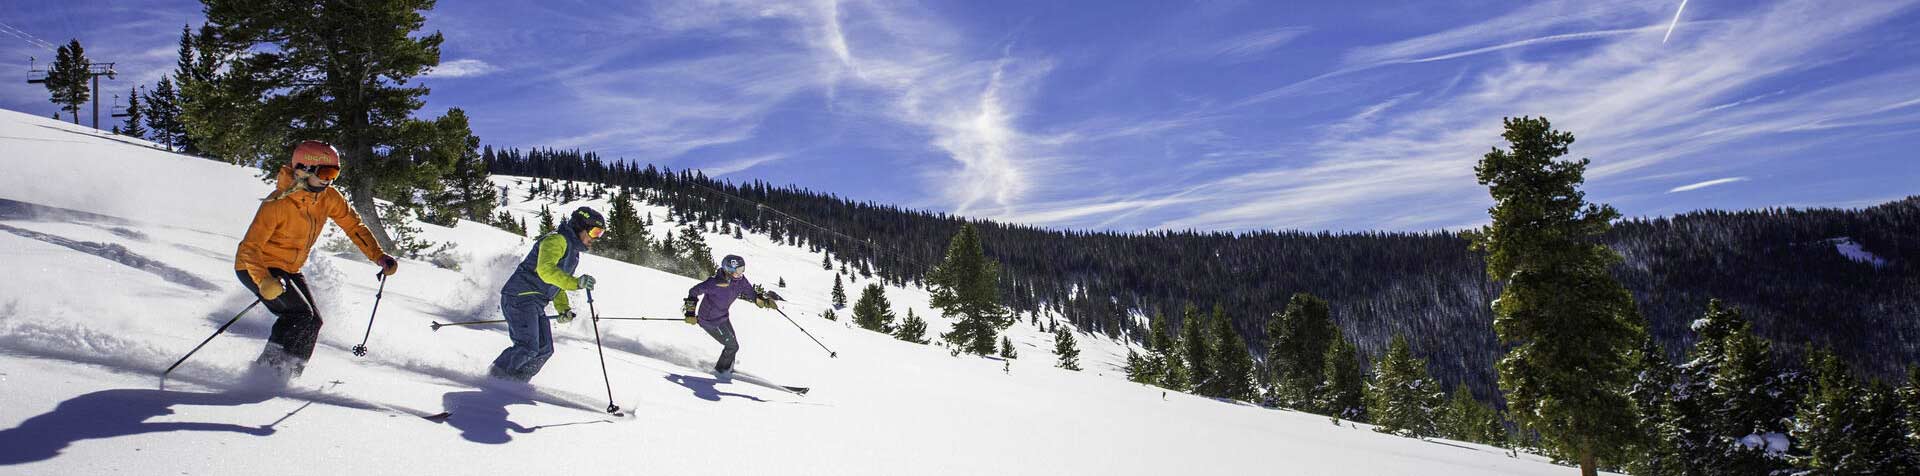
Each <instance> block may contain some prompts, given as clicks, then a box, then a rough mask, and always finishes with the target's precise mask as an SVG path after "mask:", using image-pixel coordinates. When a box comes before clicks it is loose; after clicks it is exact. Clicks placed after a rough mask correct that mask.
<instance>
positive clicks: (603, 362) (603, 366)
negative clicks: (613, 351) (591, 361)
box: [587, 289, 620, 415]
mask: <svg viewBox="0 0 1920 476" xmlns="http://www.w3.org/2000/svg"><path fill="white" fill-rule="evenodd" d="M587 312H590V313H593V350H594V352H598V353H600V381H601V382H605V383H606V384H607V413H612V414H616V415H617V414H619V413H620V406H619V405H614V404H613V379H612V378H611V377H607V351H606V349H605V348H603V347H601V346H600V311H599V310H596V309H594V307H593V290H592V289H588V290H587Z"/></svg>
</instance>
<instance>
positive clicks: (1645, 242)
mask: <svg viewBox="0 0 1920 476" xmlns="http://www.w3.org/2000/svg"><path fill="white" fill-rule="evenodd" d="M488 163H489V164H490V171H491V172H492V173H496V174H507V175H523V176H531V177H542V178H551V179H566V180H581V181H590V182H604V183H607V184H610V185H616V186H636V187H645V188H649V189H653V190H656V191H657V193H658V196H652V197H649V199H651V200H655V201H658V202H660V203H664V204H666V205H669V206H672V207H674V208H676V209H685V210H688V212H689V213H694V214H698V215H701V216H702V217H705V218H707V219H711V220H722V221H727V222H733V223H738V224H741V225H742V226H745V227H747V228H748V229H749V230H752V231H755V232H760V233H777V234H778V236H780V237H782V238H783V239H788V240H789V241H791V242H793V243H797V244H804V245H805V246H809V247H810V248H817V249H823V250H826V251H827V252H828V253H829V254H830V256H831V259H832V260H834V261H839V262H842V263H856V264H855V265H856V266H858V265H859V264H869V265H871V267H872V269H873V272H874V273H875V274H876V275H877V276H880V277H881V278H882V279H886V280H888V281H890V282H896V283H898V282H920V281H923V280H925V279H926V277H927V273H928V272H929V271H931V269H932V267H933V266H935V265H937V264H938V263H940V261H941V259H942V258H944V256H945V255H946V251H947V250H946V247H947V246H946V245H947V244H948V242H949V240H950V239H951V238H952V237H953V236H954V235H955V234H957V233H958V232H959V230H960V228H961V226H963V225H966V224H972V225H974V226H975V227H976V229H977V230H978V232H979V235H980V240H981V242H982V243H983V245H984V248H985V249H986V251H987V254H988V257H989V258H990V259H992V260H994V261H995V262H997V263H999V266H998V269H999V272H1000V274H1001V279H1000V286H1001V288H1002V292H1003V295H1004V296H1005V299H1004V304H1006V305H1007V306H1009V307H1010V308H1012V309H1014V310H1017V311H1021V312H1031V311H1033V310H1036V309H1040V308H1043V307H1044V308H1046V309H1049V310H1055V311H1058V312H1060V313H1061V314H1062V315H1063V316H1064V317H1066V319H1067V320H1068V321H1070V322H1072V323H1073V324H1074V325H1075V326H1077V327H1078V328H1080V329H1084V330H1087V331H1091V332H1100V333H1105V334H1108V335H1121V336H1126V337H1128V338H1131V339H1134V340H1136V341H1144V340H1145V339H1146V337H1147V329H1146V326H1145V324H1146V323H1145V322H1144V320H1142V319H1138V318H1134V317H1130V316H1131V314H1130V313H1137V314H1144V315H1152V314H1156V313H1158V314H1161V315H1165V316H1169V319H1172V320H1173V321H1174V322H1171V323H1170V324H1172V325H1174V326H1178V325H1179V324H1180V323H1179V318H1178V317H1175V316H1180V315H1182V313H1181V312H1180V311H1181V309H1182V308H1183V307H1184V306H1185V305H1186V304H1188V303H1193V304H1194V305H1196V306H1200V307H1202V308H1205V309H1211V308H1212V307H1213V306H1214V305H1220V306H1222V307H1223V308H1224V309H1225V310H1226V315H1227V316H1228V317H1230V318H1231V319H1232V321H1233V327H1234V329H1236V330H1237V331H1238V332H1239V333H1240V335H1241V336H1242V337H1243V338H1244V339H1245V340H1246V341H1247V345H1248V346H1250V347H1251V348H1252V349H1254V351H1255V352H1256V353H1257V354H1259V355H1264V354H1265V352H1266V349H1267V347H1268V343H1267V342H1266V336H1265V332H1264V329H1265V328H1264V326H1265V323H1266V321H1267V319H1268V317H1269V316H1270V315H1272V314H1275V313H1278V312H1280V311H1282V310H1284V309H1285V307H1286V305H1287V303H1288V301H1289V299H1290V297H1291V296H1292V295H1293V294H1294V293H1297V292H1306V293H1311V294H1313V295H1315V296H1319V297H1321V298H1323V299H1325V300H1326V301H1327V302H1328V304H1329V306H1330V308H1331V309H1330V311H1331V315H1332V317H1333V320H1334V322H1335V323H1336V324H1337V325H1338V327H1340V330H1341V333H1342V335H1344V336H1346V337H1347V338H1349V339H1352V340H1353V342H1354V343H1355V344H1357V345H1358V347H1359V349H1360V354H1361V355H1362V356H1373V355H1380V354H1381V352H1382V351H1383V350H1384V349H1385V348H1386V343H1387V341H1388V340H1389V339H1390V338H1391V337H1392V336H1393V334H1395V333H1399V334H1403V335H1406V336H1407V337H1408V338H1409V340H1410V342H1409V345H1410V346H1411V347H1412V349H1413V352H1414V354H1415V355H1418V356H1420V357H1422V358H1425V359H1427V360H1428V362H1429V365H1430V366H1431V371H1432V372H1433V374H1434V376H1435V377H1437V378H1439V379H1441V380H1442V381H1443V382H1445V383H1446V387H1448V388H1450V387H1451V386H1452V385H1454V384H1455V383H1462V382H1464V383H1466V384H1467V385H1469V386H1470V387H1472V388H1473V389H1475V392H1476V393H1479V394H1482V395H1491V394H1495V393H1496V392H1495V387H1494V384H1493V374H1492V368H1493V363H1494V360H1495V359H1496V358H1497V357H1498V356H1499V355H1501V354H1502V353H1503V349H1501V348H1500V346H1499V345H1498V344H1497V343H1496V342H1495V339H1494V335H1493V332H1492V320H1493V317H1492V313H1491V311H1490V310H1489V309H1488V307H1487V303H1489V302H1491V301H1492V299H1493V298H1494V296H1496V295H1497V292H1498V291H1499V289H1498V288H1497V287H1496V286H1495V285H1494V284H1492V283H1491V282H1489V281H1488V280H1487V279H1486V277H1485V267H1484V266H1485V265H1484V263H1483V261H1482V257H1481V256H1479V254H1478V253H1474V252H1472V251H1469V250H1468V246H1467V245H1468V243H1467V240H1466V239H1465V238H1462V237H1461V236H1460V235H1459V234H1458V233H1454V232H1449V231H1435V232H1411V233H1409V232H1363V233H1337V234H1336V233H1328V232H1302V231H1256V232H1243V233H1225V232H1199V231H1153V232H1142V233H1116V232H1094V231H1079V230H1048V229H1041V228H1037V227H1031V226H1024V225H1012V224H1003V223H995V222H991V221H985V220H974V219H966V218H963V217H957V216H953V215H949V214H944V213H933V212H925V211H917V210H908V209H904V208H901V207H897V206H892V205H885V204H877V203H872V202H859V201H854V200H851V199H847V198H843V197H839V196H836V195H832V194H826V193H818V192H813V191H809V190H805V189H801V188H798V187H793V186H775V185H772V184H768V183H766V182H763V181H757V180H756V181H750V182H746V183H739V184H736V183H731V182H723V181H720V180H716V179H712V178H708V177H706V176H704V175H702V174H700V173H698V172H695V171H686V170H682V171H674V170H671V169H661V168H657V167H654V166H651V165H642V164H639V163H636V162H631V161H624V160H622V161H614V160H608V159H605V158H603V157H600V156H599V155H597V154H595V153H592V152H581V151H576V150H549V149H532V150H526V151H521V150H516V149H507V150H502V151H500V152H498V153H497V154H495V155H494V156H493V157H492V158H490V159H489V160H488ZM729 195H730V196H733V197H739V199H738V200H736V199H733V198H729V197H728V196H729ZM755 203H762V204H765V205H767V206H768V207H770V208H769V209H761V208H759V207H757V206H755ZM783 215H791V216H792V217H794V218H797V219H798V220H801V221H804V222H806V223H810V224H812V225H817V226H818V227H819V228H815V227H814V226H809V225H807V224H803V223H800V222H797V221H795V220H789V219H785V217H783ZM1276 226H1284V224H1276ZM829 230H830V231H829ZM1840 237H1848V238H1851V239H1853V241H1855V242H1857V243H1859V244H1860V245H1861V247H1862V248H1863V249H1864V250H1866V251H1867V252H1870V253H1873V254H1875V255H1878V256H1880V257H1883V258H1885V259H1887V260H1888V263H1887V264H1886V265H1884V266H1881V267H1877V268H1876V267H1874V266H1873V265H1871V264H1866V263H1861V262H1857V261H1853V260H1851V259H1849V258H1847V257H1845V256H1843V255H1841V254H1840V253H1839V252H1838V251H1836V249H1835V246H1834V244H1833V243H1832V242H1830V241H1828V240H1830V239H1833V238H1840ZM869 240H870V241H869ZM1603 241H1604V243H1605V244H1607V245H1608V246H1609V247H1611V248H1613V249H1615V250H1617V251H1618V252H1619V253H1620V254H1621V255H1623V256H1624V257H1625V262H1624V263H1623V264H1622V265H1621V266H1617V267H1615V268H1614V269H1613V274H1614V275H1615V277H1616V278H1617V279H1619V280H1620V282H1621V283H1622V284H1623V285H1625V286H1626V287H1627V289H1628V290H1629V291H1631V293H1632V294H1633V296H1634V297H1635V301H1636V305H1637V306H1638V307H1639V309H1640V312H1641V314H1642V315H1644V316H1645V317H1646V318H1647V319H1648V321H1649V323H1650V324H1649V326H1648V331H1649V332H1650V333H1651V334H1653V336H1654V338H1655V339H1656V341H1657V342H1659V343H1660V344H1661V346H1662V347H1663V348H1665V349H1667V351H1668V352H1669V354H1672V355H1678V350H1679V349H1682V348H1685V347H1686V346H1687V344H1689V343H1690V342H1691V339H1692V338H1691V337H1690V336H1689V335H1688V334H1687V332H1686V325H1687V323H1688V322H1691V321H1692V320H1693V319H1694V318H1696V317H1698V315H1699V310H1700V309H1702V308H1704V307H1705V303H1706V300H1707V299H1708V297H1709V296H1712V297H1718V298H1720V299H1722V300H1723V301H1725V302H1727V303H1729V304H1731V305H1736V306H1739V307H1740V308H1741V309H1743V310H1745V313H1746V316H1747V318H1748V319H1749V320H1751V321H1753V322H1754V323H1755V330H1756V331H1757V332H1759V333H1760V334H1761V335H1763V336H1765V337H1767V338H1768V339H1771V340H1774V341H1778V342H1784V343H1801V342H1832V343H1836V344H1840V343H1845V344H1846V345H1845V346H1841V345H1836V346H1835V347H1836V351H1837V352H1839V353H1840V354H1841V355H1842V356H1843V357H1844V358H1845V359H1846V360H1848V361H1849V362H1852V363H1854V364H1855V365H1856V366H1861V368H1863V369H1871V370H1872V373H1874V374H1879V375H1893V374H1895V373H1897V372H1898V371H1899V369H1900V368H1902V367H1903V366H1904V364H1906V363H1913V362H1920V344H1915V343H1913V342H1920V340H1915V339H1911V338H1904V337H1902V336H1913V335H1920V319H1916V317H1920V265H1917V264H1916V263H1915V262H1914V261H1913V259H1912V257H1916V256H1920V197H1913V198H1908V199H1906V200H1902V201H1898V202H1892V203H1888V204H1884V205H1880V206H1875V207H1871V208H1866V209H1857V210H1839V209H1814V210H1796V209H1784V208H1781V209H1767V210H1756V211H1740V212H1723V211H1703V212H1695V213H1687V214H1682V215H1678V216H1674V217H1668V218H1657V219H1628V220H1623V221H1621V222H1619V223H1616V224H1615V226H1614V227H1613V229H1612V230H1611V231H1609V232H1608V233H1607V234H1606V235H1604V239H1603ZM1787 347H1789V348H1788V349H1782V350H1788V351H1791V350H1792V349H1795V348H1798V346H1797V345H1796V346H1787Z"/></svg>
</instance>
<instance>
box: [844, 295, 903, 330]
mask: <svg viewBox="0 0 1920 476" xmlns="http://www.w3.org/2000/svg"><path fill="white" fill-rule="evenodd" d="M893 318H894V316H893V304H891V303H888V302H887V293H886V290H885V289H882V288H881V287H880V283H873V284H868V285H867V287H866V289H863V290H861V291H860V300H859V301H855V302H854V303H853V323H854V325H857V326H860V328H862V329H866V330H870V331H874V332H881V333H889V334H891V333H893Z"/></svg>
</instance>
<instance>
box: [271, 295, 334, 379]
mask: <svg viewBox="0 0 1920 476" xmlns="http://www.w3.org/2000/svg"><path fill="white" fill-rule="evenodd" d="M287 281H288V282H290V283H292V284H293V286H291V287H288V288H287V292H288V293H289V294H291V293H299V294H298V295H296V296H294V299H295V300H296V301H298V302H299V303H300V305H301V307H303V308H305V309H306V312H305V313H304V315H303V316H302V317H303V318H301V319H296V320H294V321H293V323H292V324H291V325H290V327H291V328H290V329H288V331H287V336H286V339H287V340H284V341H281V343H280V344H281V345H282V346H284V347H286V349H287V355H288V356H291V357H295V358H298V359H299V360H298V363H300V364H305V363H306V361H307V359H311V358H313V346H314V344H315V343H317V342H319V340H320V325H321V324H323V322H322V321H321V319H320V302H319V301H318V300H317V298H316V297H315V296H314V295H313V290H312V289H310V288H308V287H307V277H306V276H302V275H300V274H299V273H289V274H288V275H287ZM281 320H282V321H285V320H287V319H285V318H282V319H281ZM274 327H275V328H278V327H279V323H278V322H276V323H275V326H274Z"/></svg>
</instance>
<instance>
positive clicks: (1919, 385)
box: [1900, 366, 1920, 452]
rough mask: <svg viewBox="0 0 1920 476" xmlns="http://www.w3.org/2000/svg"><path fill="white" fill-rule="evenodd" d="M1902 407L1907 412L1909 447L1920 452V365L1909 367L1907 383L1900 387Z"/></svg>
mask: <svg viewBox="0 0 1920 476" xmlns="http://www.w3.org/2000/svg"><path fill="white" fill-rule="evenodd" d="M1900 408H1901V411H1903V412H1905V413H1906V418H1905V419H1904V420H1905V423H1906V425H1907V427H1906V428H1907V440H1908V447H1910V448H1913V450H1914V451H1915V452H1920V366H1908V367H1907V384H1906V385H1905V386H1902V387H1900Z"/></svg>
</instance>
